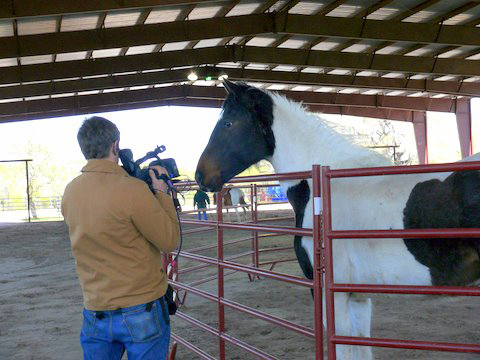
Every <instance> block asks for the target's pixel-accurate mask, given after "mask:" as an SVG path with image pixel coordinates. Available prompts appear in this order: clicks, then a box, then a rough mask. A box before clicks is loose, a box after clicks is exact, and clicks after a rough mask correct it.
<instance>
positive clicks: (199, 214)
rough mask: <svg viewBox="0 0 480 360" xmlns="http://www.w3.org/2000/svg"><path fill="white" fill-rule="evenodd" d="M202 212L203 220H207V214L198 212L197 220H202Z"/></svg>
mask: <svg viewBox="0 0 480 360" xmlns="http://www.w3.org/2000/svg"><path fill="white" fill-rule="evenodd" d="M202 212H203V220H208V216H207V212H206V211H199V212H198V220H202V216H201V213H202Z"/></svg>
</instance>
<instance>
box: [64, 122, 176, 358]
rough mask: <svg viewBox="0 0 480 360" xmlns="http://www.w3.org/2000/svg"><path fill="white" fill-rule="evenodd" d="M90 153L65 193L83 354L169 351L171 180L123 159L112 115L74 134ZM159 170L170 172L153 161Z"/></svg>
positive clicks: (131, 354) (173, 222) (173, 218)
mask: <svg viewBox="0 0 480 360" xmlns="http://www.w3.org/2000/svg"><path fill="white" fill-rule="evenodd" d="M77 139H78V143H79V145H80V149H81V151H82V153H83V155H84V156H85V158H86V159H87V160H88V162H87V164H86V165H85V167H84V168H83V169H82V174H81V175H79V176H78V177H77V178H75V179H74V180H73V181H72V182H70V183H69V184H68V185H67V187H66V189H65V193H64V195H63V199H62V214H63V216H64V218H65V222H66V223H67V225H68V230H69V234H70V241H71V246H72V252H73V255H74V257H75V264H76V271H77V275H78V278H79V280H80V284H81V287H82V291H83V298H84V306H85V308H84V310H83V325H82V329H81V334H80V342H81V345H82V349H83V353H84V359H85V360H90V359H92V360H93V359H95V360H103V359H118V360H119V359H121V357H122V354H123V353H124V351H125V350H126V351H127V355H128V359H129V360H135V359H166V357H167V352H168V345H169V341H170V320H169V315H168V309H167V303H166V301H165V297H164V295H165V293H166V290H167V285H168V284H167V277H166V275H165V273H164V271H163V269H162V265H161V252H171V251H173V250H174V249H175V248H176V246H177V243H178V240H179V237H180V232H179V224H178V220H177V217H176V213H175V207H174V205H173V202H172V198H171V197H170V196H169V195H168V194H167V192H168V185H167V184H166V183H165V182H164V181H163V180H159V179H157V177H156V176H155V174H154V172H153V171H152V170H150V177H151V180H152V187H153V190H154V192H155V195H154V194H152V192H151V191H150V190H149V188H148V186H147V184H146V183H145V182H143V181H141V180H139V179H137V178H134V177H131V176H129V175H128V174H127V173H126V171H125V170H124V169H123V168H122V167H120V166H119V165H118V155H119V149H120V148H119V141H120V132H119V130H118V129H117V127H116V126H115V124H113V123H112V122H110V121H109V120H107V119H104V118H101V117H97V116H95V117H91V118H89V119H87V120H85V121H84V122H83V124H82V126H81V127H80V129H79V131H78V135H77ZM154 168H155V169H156V171H157V172H158V173H159V174H167V171H166V170H165V169H164V168H162V167H160V166H155V167H154Z"/></svg>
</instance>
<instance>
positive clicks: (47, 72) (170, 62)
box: [0, 47, 233, 84]
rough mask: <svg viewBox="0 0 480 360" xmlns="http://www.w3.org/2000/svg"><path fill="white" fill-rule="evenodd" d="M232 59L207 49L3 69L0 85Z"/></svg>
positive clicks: (222, 49)
mask: <svg viewBox="0 0 480 360" xmlns="http://www.w3.org/2000/svg"><path fill="white" fill-rule="evenodd" d="M232 59H233V54H232V49H231V48H228V47H211V48H202V49H194V50H178V51H166V52H162V53H153V54H141V55H131V56H121V57H110V58H101V59H89V60H74V61H62V62H58V63H45V64H35V65H24V66H11V67H3V68H1V69H2V76H1V77H0V84H15V83H24V82H32V81H42V80H55V79H72V78H78V77H85V76H97V75H111V74H118V73H127V72H136V71H145V70H160V69H168V68H174V67H182V66H200V65H204V64H216V63H220V62H224V61H231V60H232Z"/></svg>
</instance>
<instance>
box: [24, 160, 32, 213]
mask: <svg viewBox="0 0 480 360" xmlns="http://www.w3.org/2000/svg"><path fill="white" fill-rule="evenodd" d="M28 161H29V160H25V175H26V177H27V212H28V222H31V221H32V217H31V215H30V204H31V201H32V200H31V198H30V178H29V176H28Z"/></svg>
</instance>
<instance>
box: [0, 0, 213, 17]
mask: <svg viewBox="0 0 480 360" xmlns="http://www.w3.org/2000/svg"><path fill="white" fill-rule="evenodd" d="M221 2H222V1H219V0H122V1H117V0H102V1H98V0H82V1H65V0H48V1H45V0H0V19H19V18H23V17H36V16H52V15H65V14H77V13H90V12H103V11H113V10H129V9H141V8H148V7H153V6H173V5H196V4H205V3H212V4H215V3H221Z"/></svg>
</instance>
